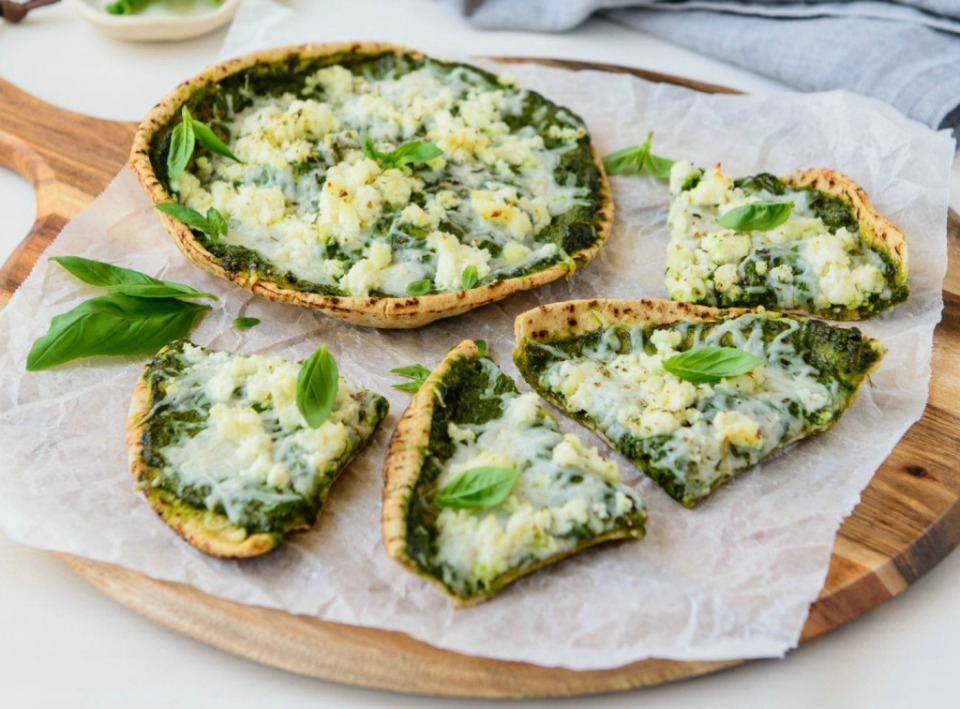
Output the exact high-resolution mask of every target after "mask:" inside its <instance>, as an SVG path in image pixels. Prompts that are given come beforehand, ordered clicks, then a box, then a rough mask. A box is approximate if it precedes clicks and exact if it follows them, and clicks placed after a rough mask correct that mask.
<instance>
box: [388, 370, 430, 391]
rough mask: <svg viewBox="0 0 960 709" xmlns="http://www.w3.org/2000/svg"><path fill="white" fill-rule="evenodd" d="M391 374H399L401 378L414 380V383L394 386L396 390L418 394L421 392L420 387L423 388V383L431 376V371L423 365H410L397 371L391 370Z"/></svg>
mask: <svg viewBox="0 0 960 709" xmlns="http://www.w3.org/2000/svg"><path fill="white" fill-rule="evenodd" d="M390 373H391V374H399V375H400V376H401V377H406V378H407V379H412V380H413V381H412V382H404V383H403V384H393V385H392V386H393V388H394V389H399V390H400V391H407V392H410V393H411V394H416V393H417V392H418V391H420V387H421V386H423V383H424V382H425V381H426V380H427V377H429V376H430V370H429V369H427V368H426V367H424V366H423V365H422V364H410V365H407V366H406V367H397V368H395V369H391V370H390Z"/></svg>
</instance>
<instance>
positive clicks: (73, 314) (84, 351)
mask: <svg viewBox="0 0 960 709" xmlns="http://www.w3.org/2000/svg"><path fill="white" fill-rule="evenodd" d="M205 310H210V306H209V305H201V304H199V303H189V302H184V301H182V300H177V299H175V298H150V299H148V298H135V297H132V296H128V295H123V294H121V293H113V294H111V295H104V296H101V297H99V298H93V299H91V300H88V301H86V302H83V303H81V304H80V305H78V306H77V307H76V308H74V309H73V310H70V311H68V312H66V313H62V314H60V315H55V316H54V317H53V319H52V320H51V321H50V329H49V330H48V331H47V333H46V334H45V335H43V336H42V337H40V338H38V339H37V340H36V341H35V342H34V343H33V347H31V348H30V354H29V355H27V370H28V371H35V370H38V369H49V368H50V367H56V366H57V365H59V364H63V363H64V362H69V361H71V360H74V359H79V358H80V357H91V356H93V355H133V354H145V353H150V352H156V351H157V350H159V349H160V348H161V347H163V346H164V345H166V344H167V343H169V342H171V341H172V340H176V339H179V338H181V337H184V336H186V334H187V333H188V332H190V328H192V327H193V324H194V323H195V322H196V320H197V317H198V316H199V315H200V313H202V312H204V311H205Z"/></svg>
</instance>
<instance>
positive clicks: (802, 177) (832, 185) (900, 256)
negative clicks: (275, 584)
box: [780, 167, 907, 319]
mask: <svg viewBox="0 0 960 709" xmlns="http://www.w3.org/2000/svg"><path fill="white" fill-rule="evenodd" d="M780 179H781V180H783V182H785V183H786V184H788V185H792V186H793V187H812V188H813V189H815V190H820V191H821V192H826V193H827V194H831V195H833V196H834V197H842V198H843V199H846V200H849V201H850V203H851V204H852V205H853V210H854V213H855V214H856V216H857V222H858V223H859V225H860V240H861V241H862V242H863V243H864V244H866V245H867V247H869V248H871V249H873V250H875V251H880V252H882V253H884V254H886V255H887V256H888V257H889V258H890V260H891V261H893V263H894V266H895V267H896V270H897V274H896V278H895V280H894V283H896V284H897V285H902V284H904V283H906V281H907V239H906V237H905V236H904V234H903V232H902V231H900V229H898V228H897V227H896V226H894V225H893V224H892V223H891V222H890V221H889V220H887V219H886V217H884V216H882V215H881V214H879V213H878V212H877V210H875V209H874V208H873V205H872V204H871V203H870V199H869V198H868V197H867V193H866V192H864V191H863V189H862V188H861V187H860V186H859V185H858V184H857V183H856V182H854V181H853V180H852V179H850V178H849V177H847V176H846V175H844V174H843V173H840V172H836V171H835V170H828V169H826V168H822V167H821V168H814V169H811V170H795V171H794V172H791V173H790V174H789V175H787V176H786V177H781V178H780ZM853 319H856V318H853Z"/></svg>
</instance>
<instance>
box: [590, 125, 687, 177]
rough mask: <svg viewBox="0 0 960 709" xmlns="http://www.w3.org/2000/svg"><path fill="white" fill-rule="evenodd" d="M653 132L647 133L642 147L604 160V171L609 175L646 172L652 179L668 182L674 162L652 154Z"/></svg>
mask: <svg viewBox="0 0 960 709" xmlns="http://www.w3.org/2000/svg"><path fill="white" fill-rule="evenodd" d="M652 142H653V131H650V132H649V133H647V139H646V140H644V141H643V143H642V144H640V145H632V146H630V147H629V148H623V149H621V150H617V151H616V152H614V153H610V154H609V155H607V156H606V157H605V158H604V159H603V169H604V170H606V172H607V174H608V175H639V174H640V173H641V172H646V173H647V174H648V175H650V177H653V178H656V179H658V180H663V181H667V180H669V179H670V168H672V167H673V160H670V159H668V158H664V157H660V156H659V155H654V154H653V153H651V152H650V145H651V143H652Z"/></svg>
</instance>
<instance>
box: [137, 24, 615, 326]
mask: <svg viewBox="0 0 960 709" xmlns="http://www.w3.org/2000/svg"><path fill="white" fill-rule="evenodd" d="M338 52H348V53H350V54H354V55H377V54H383V53H386V52H391V53H393V54H397V55H400V54H409V55H410V56H412V57H415V58H417V59H420V58H424V57H425V55H424V54H422V53H421V52H418V51H416V50H412V49H407V48H405V47H400V46H397V45H393V44H387V43H384V42H330V43H324V44H304V45H299V46H291V47H279V48H276V49H268V50H265V51H261V52H255V53H253V54H247V55H245V56H242V57H237V58H236V59H230V60H228V61H225V62H222V63H220V64H215V65H214V66H211V67H209V68H207V69H205V70H204V71H202V72H201V73H199V74H197V75H196V76H195V77H193V78H192V79H188V80H187V81H184V82H183V83H182V84H180V85H179V86H178V87H177V88H176V89H175V90H174V91H173V92H172V93H170V94H169V95H168V96H166V97H165V98H164V99H163V100H162V101H160V103H158V104H157V105H156V106H155V107H154V108H153V109H152V110H151V111H150V112H149V113H148V114H147V116H146V118H145V119H144V120H143V123H141V124H140V127H139V128H138V129H137V133H136V135H135V136H134V140H133V148H132V150H131V153H130V167H132V168H133V171H134V173H136V175H137V179H139V180H140V184H141V185H143V188H144V189H145V190H146V191H147V194H148V195H149V196H150V199H151V200H152V201H153V203H154V204H155V205H156V204H161V203H163V202H169V201H171V200H172V199H173V197H172V196H171V195H170V194H169V193H168V192H167V190H166V189H165V188H164V187H163V185H161V184H160V181H159V180H158V179H157V176H156V173H155V172H154V170H153V165H152V164H151V163H150V142H151V141H152V140H153V137H154V135H155V134H156V133H157V132H158V131H160V130H161V129H162V128H163V127H164V126H166V125H167V124H168V123H169V122H170V121H171V120H173V119H175V117H176V116H178V115H179V114H180V109H181V107H182V106H183V105H184V104H185V103H186V101H187V100H188V99H189V98H190V97H191V96H192V95H193V94H194V93H195V92H196V91H197V90H199V89H202V88H203V87H204V86H208V85H210V84H213V83H216V82H218V81H220V80H221V79H223V78H225V77H227V76H230V75H231V74H234V73H236V72H239V71H242V70H243V69H247V68H248V67H251V66H253V65H255V64H258V63H269V62H273V61H277V60H280V59H284V58H286V57H288V56H290V55H291V54H298V55H300V56H303V57H321V56H327V55H330V54H335V53H338ZM590 152H591V154H592V155H593V160H594V163H595V164H596V166H597V170H598V171H599V180H600V188H599V195H598V197H599V200H600V207H599V209H598V211H597V213H596V214H595V215H594V226H595V228H596V232H597V240H596V241H595V242H594V243H593V244H592V245H591V246H590V247H589V248H586V249H583V250H581V251H578V252H576V253H574V254H571V259H572V262H571V261H565V262H562V263H558V264H556V265H554V266H551V267H550V268H547V269H545V270H543V271H538V272H536V273H530V274H526V275H523V276H517V277H515V278H508V279H506V280H503V281H497V282H495V283H490V284H488V285H484V286H480V287H478V288H471V289H470V290H466V291H454V292H451V293H438V294H436V295H424V296H405V297H399V298H380V297H367V296H365V297H359V296H328V295H320V294H317V293H303V292H301V291H297V290H291V289H288V288H283V287H282V286H279V285H277V284H275V283H272V282H269V281H264V280H260V279H259V278H258V277H257V276H256V275H251V274H246V273H237V272H233V271H227V270H226V269H224V268H223V267H222V266H220V265H219V264H218V263H217V262H216V259H215V258H214V256H213V255H212V254H211V253H210V252H209V251H207V250H206V249H205V248H204V247H203V245H202V244H200V242H199V241H197V239H196V237H195V236H194V235H193V232H192V231H191V230H190V228H189V227H187V225H185V224H184V223H183V222H181V221H179V220H178V219H174V218H173V217H171V216H170V215H168V214H165V213H163V212H159V211H158V212H157V216H158V217H159V219H160V223H161V224H162V225H163V227H164V228H165V229H166V231H167V233H168V234H169V235H170V237H171V238H172V239H173V241H174V243H175V244H176V245H177V247H178V248H179V249H180V251H181V252H183V254H184V255H185V256H186V257H187V258H188V259H190V260H191V261H192V262H193V263H194V264H196V265H197V266H199V267H200V268H202V269H203V270H204V271H207V272H208V273H212V274H213V275H215V276H219V277H220V278H224V279H226V280H228V281H232V282H233V283H236V284H237V285H238V286H240V287H241V288H245V289H246V290H249V291H250V292H251V293H253V294H254V295H258V296H260V297H261V298H266V299H267V300H272V301H275V302H278V303H294V304H296V305H300V306H303V307H306V308H313V309H315V310H319V311H321V312H322V313H323V314H324V315H328V316H329V317H332V318H335V319H337V320H342V321H344V322H348V323H352V324H354V325H364V326H367V327H379V328H391V329H398V328H415V327H421V326H423V325H426V324H428V323H431V322H433V321H434V320H439V319H440V318H446V317H451V316H453V315H460V314H462V313H465V312H467V311H468V310H473V309H474V308H479V307H480V306H482V305H486V304H488V303H493V302H496V301H498V300H502V299H504V298H506V297H507V296H509V295H510V294H512V293H516V292H517V291H523V290H530V289H531V288H536V287H537V286H541V285H544V284H546V283H550V282H551V281H555V280H557V279H558V278H561V277H562V276H569V275H572V274H573V272H574V271H577V270H579V269H580V268H582V267H583V266H584V265H585V264H587V263H588V262H590V261H591V260H592V259H593V258H594V257H595V256H596V255H597V254H598V253H599V252H600V248H601V247H602V246H603V243H604V242H605V241H606V239H607V237H608V236H609V235H610V231H611V229H612V228H613V214H614V206H613V198H612V196H611V194H610V185H609V183H608V181H607V176H606V173H605V172H604V170H603V162H602V161H601V160H600V157H599V156H598V155H597V152H596V150H595V149H594V148H593V146H591V147H590Z"/></svg>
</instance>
